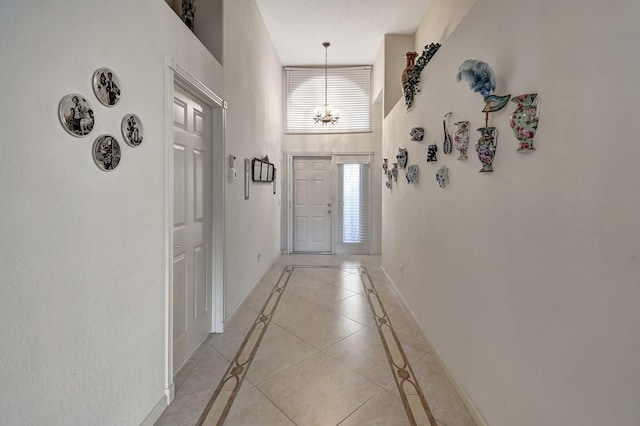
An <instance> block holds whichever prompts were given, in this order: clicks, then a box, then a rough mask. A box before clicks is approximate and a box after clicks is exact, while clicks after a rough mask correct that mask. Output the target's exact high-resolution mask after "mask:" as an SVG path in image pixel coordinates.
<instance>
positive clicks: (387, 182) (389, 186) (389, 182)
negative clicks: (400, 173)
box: [384, 170, 393, 189]
mask: <svg viewBox="0 0 640 426" xmlns="http://www.w3.org/2000/svg"><path fill="white" fill-rule="evenodd" d="M385 174H386V175H387V181H386V182H385V183H384V184H385V186H386V187H387V189H391V182H392V181H393V173H391V170H387V171H385Z"/></svg>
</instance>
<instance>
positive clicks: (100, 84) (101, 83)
mask: <svg viewBox="0 0 640 426" xmlns="http://www.w3.org/2000/svg"><path fill="white" fill-rule="evenodd" d="M93 93H95V94H96V97H97V98H98V100H99V101H100V103H101V104H102V105H105V106H108V107H112V106H115V105H117V104H118V102H120V98H121V97H122V84H121V83H120V79H119V78H118V75H117V74H116V73H115V72H113V70H112V69H110V68H106V67H103V68H98V69H97V70H96V71H95V72H94V73H93Z"/></svg>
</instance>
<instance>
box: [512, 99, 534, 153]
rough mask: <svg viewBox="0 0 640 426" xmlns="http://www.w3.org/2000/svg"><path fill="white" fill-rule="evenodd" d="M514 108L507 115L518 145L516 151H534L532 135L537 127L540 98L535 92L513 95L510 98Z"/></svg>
mask: <svg viewBox="0 0 640 426" xmlns="http://www.w3.org/2000/svg"><path fill="white" fill-rule="evenodd" d="M511 102H513V103H515V104H516V105H517V106H516V110H515V111H514V112H513V113H512V114H511V116H509V122H510V124H511V129H512V130H513V134H514V135H515V136H516V139H518V141H519V142H520V146H519V147H518V149H517V150H516V151H535V150H536V149H535V148H534V147H533V137H534V136H535V134H536V130H537V129H538V117H539V112H540V98H539V97H538V94H537V93H529V94H526V95H520V96H515V97H514V98H513V99H511Z"/></svg>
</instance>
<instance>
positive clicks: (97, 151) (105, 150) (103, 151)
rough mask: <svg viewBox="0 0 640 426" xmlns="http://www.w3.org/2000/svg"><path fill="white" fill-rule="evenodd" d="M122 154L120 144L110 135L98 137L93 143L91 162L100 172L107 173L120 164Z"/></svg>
mask: <svg viewBox="0 0 640 426" xmlns="http://www.w3.org/2000/svg"><path fill="white" fill-rule="evenodd" d="M121 156H122V152H121V150H120V144H119V143H118V141H117V140H116V138H114V137H113V136H111V135H102V136H98V138H97V139H96V141H95V142H94V143H93V161H95V162H96V165H97V166H98V168H100V170H104V171H105V172H109V171H111V170H113V169H115V168H116V167H118V164H120V158H121Z"/></svg>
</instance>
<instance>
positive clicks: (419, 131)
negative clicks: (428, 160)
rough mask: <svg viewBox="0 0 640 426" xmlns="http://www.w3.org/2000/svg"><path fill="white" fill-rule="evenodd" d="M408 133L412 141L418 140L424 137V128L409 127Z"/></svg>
mask: <svg viewBox="0 0 640 426" xmlns="http://www.w3.org/2000/svg"><path fill="white" fill-rule="evenodd" d="M410 135H411V140H412V141H413V142H420V141H421V140H422V138H424V128H422V127H414V128H413V129H411V133H410Z"/></svg>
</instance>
